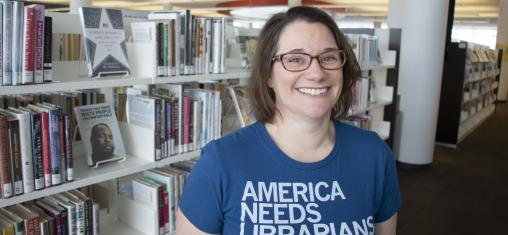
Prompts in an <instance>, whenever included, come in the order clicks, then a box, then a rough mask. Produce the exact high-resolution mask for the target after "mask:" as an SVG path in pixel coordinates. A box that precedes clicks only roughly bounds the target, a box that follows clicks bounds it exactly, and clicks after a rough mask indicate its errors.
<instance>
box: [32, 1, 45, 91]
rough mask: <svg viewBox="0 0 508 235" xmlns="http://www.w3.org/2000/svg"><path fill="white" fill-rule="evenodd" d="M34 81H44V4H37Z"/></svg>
mask: <svg viewBox="0 0 508 235" xmlns="http://www.w3.org/2000/svg"><path fill="white" fill-rule="evenodd" d="M34 9H35V50H34V52H35V55H34V58H35V64H34V82H35V83H43V82H44V49H43V47H44V11H45V7H44V5H38V4H37V5H35V7H34Z"/></svg>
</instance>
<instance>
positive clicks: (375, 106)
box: [350, 100, 392, 115]
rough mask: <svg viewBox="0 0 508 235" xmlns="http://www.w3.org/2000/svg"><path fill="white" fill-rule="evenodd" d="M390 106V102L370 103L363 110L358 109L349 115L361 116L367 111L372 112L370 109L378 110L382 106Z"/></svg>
mask: <svg viewBox="0 0 508 235" xmlns="http://www.w3.org/2000/svg"><path fill="white" fill-rule="evenodd" d="M390 104H392V101H391V100H379V101H377V102H374V103H370V104H369V105H368V106H367V107H365V108H360V109H357V110H353V111H352V112H351V114H350V115H356V114H361V113H363V112H367V111H369V110H372V109H375V108H379V107H384V106H386V105H390Z"/></svg>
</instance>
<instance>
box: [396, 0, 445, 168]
mask: <svg viewBox="0 0 508 235" xmlns="http://www.w3.org/2000/svg"><path fill="white" fill-rule="evenodd" d="M448 4H449V1H448V0H426V1H420V0H390V5H389V12H388V26H389V27H390V28H401V29H402V38H401V49H400V64H399V87H398V94H399V95H400V104H399V109H400V111H401V113H402V118H401V120H400V121H401V123H399V124H400V127H401V128H400V135H399V136H400V139H399V140H397V141H398V143H399V144H398V146H400V147H399V149H398V151H397V150H396V151H397V152H398V153H399V155H398V159H397V161H399V162H400V163H404V164H409V165H416V166H425V165H429V164H431V163H432V158H433V154H434V142H435V137H436V127H437V116H438V111H439V98H440V91H441V79H442V75H443V63H444V52H445V44H446V25H447V16H448Z"/></svg>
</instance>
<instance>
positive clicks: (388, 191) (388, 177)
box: [374, 143, 402, 223]
mask: <svg viewBox="0 0 508 235" xmlns="http://www.w3.org/2000/svg"><path fill="white" fill-rule="evenodd" d="M383 144H384V143H383ZM383 152H384V171H383V172H384V185H383V187H382V188H383V189H382V199H381V205H380V206H379V209H378V211H377V213H376V215H375V217H374V222H375V223H381V222H384V221H386V220H388V219H390V218H391V217H392V216H393V215H394V214H395V213H396V212H397V211H398V209H399V208H400V206H401V203H402V202H401V201H402V199H401V196H400V188H399V181H398V177H397V168H396V165H395V158H394V156H393V153H392V152H391V150H390V149H389V148H388V146H386V145H384V151H383Z"/></svg>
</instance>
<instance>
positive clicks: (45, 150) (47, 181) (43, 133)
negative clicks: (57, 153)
mask: <svg viewBox="0 0 508 235" xmlns="http://www.w3.org/2000/svg"><path fill="white" fill-rule="evenodd" d="M27 108H28V109H29V110H30V111H32V112H35V113H38V114H40V129H39V130H40V138H41V141H40V144H41V151H42V152H41V155H42V172H43V175H44V186H45V187H51V185H52V182H51V179H52V170H51V154H50V150H49V149H50V140H49V139H50V136H49V115H48V112H47V110H45V109H41V108H40V107H38V106H36V105H32V104H29V105H28V106H27ZM34 133H37V132H34ZM34 149H36V148H34ZM37 163H38V161H37Z"/></svg>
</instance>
